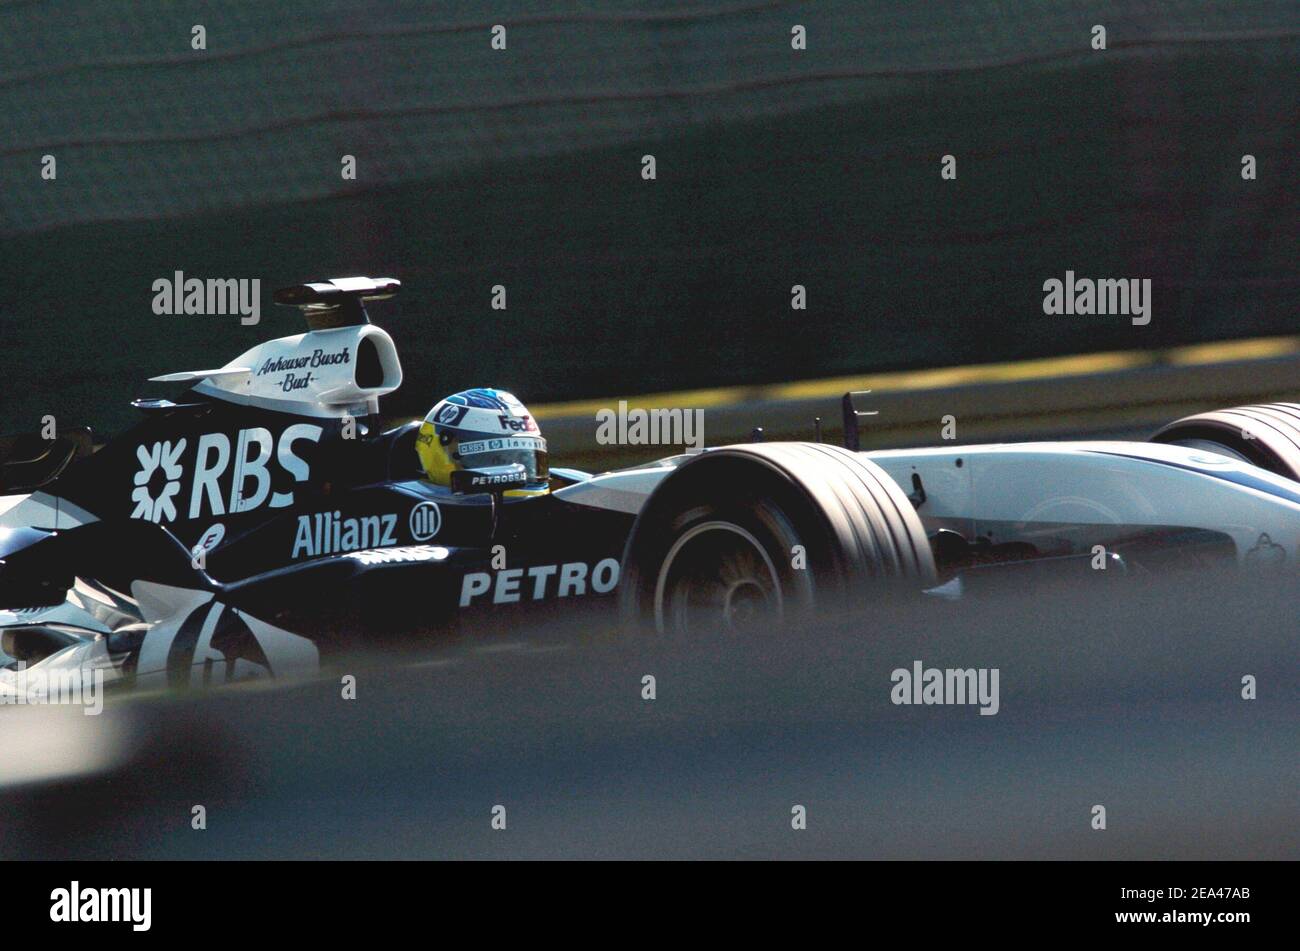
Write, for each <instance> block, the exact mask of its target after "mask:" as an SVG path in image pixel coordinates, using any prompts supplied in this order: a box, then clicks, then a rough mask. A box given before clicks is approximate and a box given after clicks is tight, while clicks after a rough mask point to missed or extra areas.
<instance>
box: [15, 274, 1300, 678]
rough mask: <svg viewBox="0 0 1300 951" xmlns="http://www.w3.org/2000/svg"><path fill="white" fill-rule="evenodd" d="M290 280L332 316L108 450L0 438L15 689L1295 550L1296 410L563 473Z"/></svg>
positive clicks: (318, 316)
mask: <svg viewBox="0 0 1300 951" xmlns="http://www.w3.org/2000/svg"><path fill="white" fill-rule="evenodd" d="M398 288H399V285H398V282H397V281H394V280H390V279H369V278H348V279H340V280H334V281H326V282H322V283H316V284H306V285H301V286H297V287H292V288H288V289H285V290H282V291H279V292H277V294H276V296H275V299H276V301H277V303H281V304H287V305H291V306H296V307H298V308H300V309H301V311H302V313H303V315H304V316H305V318H306V321H307V325H308V331H307V332H306V333H303V334H299V335H296V336H291V337H284V338H281V339H277V340H272V341H269V342H267V343H263V344H261V345H259V346H257V347H254V348H253V349H251V350H249V351H248V352H247V353H244V354H243V355H241V356H239V357H238V358H236V359H235V360H234V361H232V362H231V363H229V364H227V365H226V366H224V367H221V368H220V369H210V370H197V371H189V372H181V373H174V374H170V375H167V376H163V377H157V378H156V380H157V381H159V382H176V383H185V384H189V386H188V388H187V389H186V390H185V393H184V395H183V396H178V397H177V399H176V400H171V399H160V398H152V399H142V400H138V401H137V402H136V403H135V406H136V407H137V408H138V409H139V411H140V414H141V419H140V421H139V423H138V424H137V425H136V426H135V427H134V428H132V429H130V430H129V431H127V432H126V433H124V434H123V435H121V436H119V437H117V438H116V439H114V440H112V441H110V442H108V443H107V444H106V445H104V446H103V447H101V448H99V449H98V450H97V451H96V450H95V449H94V444H93V441H92V439H91V436H90V433H89V431H86V430H82V431H79V432H63V433H60V434H58V436H57V438H53V439H43V438H42V437H41V436H40V435H39V434H27V435H20V436H13V437H6V438H4V439H3V440H0V628H2V629H3V642H2V646H3V656H0V665H3V667H4V669H0V690H3V689H4V679H3V678H4V677H5V675H6V674H9V675H12V674H13V672H14V671H16V670H19V669H24V670H26V671H27V672H28V673H29V674H30V673H31V671H32V670H33V669H34V668H36V667H42V668H44V669H47V670H50V671H54V670H60V669H70V668H74V667H75V668H80V669H83V670H84V669H85V668H86V667H88V666H89V667H94V668H98V669H102V670H103V671H104V672H105V676H106V677H107V678H108V679H110V680H112V681H114V682H119V683H122V684H125V685H138V684H144V685H147V684H155V685H158V684H161V685H173V686H179V685H189V684H198V683H224V682H229V681H234V680H242V679H245V678H249V677H259V676H279V675H282V674H285V673H289V672H291V671H301V670H313V669H315V668H316V667H317V666H318V665H319V664H320V663H321V662H322V661H323V660H326V659H328V658H329V656H330V655H331V654H332V653H335V652H341V651H346V650H350V649H352V648H354V647H356V646H358V644H365V643H368V642H370V641H371V640H373V639H377V638H389V637H393V636H403V635H405V636H410V634H411V633H413V632H418V633H419V634H421V635H427V634H428V633H429V632H432V631H443V630H447V631H454V630H456V629H463V630H470V631H482V630H487V629H491V628H493V627H494V626H496V625H515V624H518V623H519V621H520V619H521V618H520V616H521V615H522V616H524V617H529V616H532V615H535V614H538V613H542V612H554V611H556V610H563V611H568V610H572V609H575V608H577V607H579V606H580V605H608V606H609V607H610V608H611V609H612V610H616V611H618V612H620V613H621V615H622V616H623V618H624V619H625V620H633V621H636V622H638V623H644V624H648V625H650V626H653V627H656V628H658V629H660V630H664V631H674V632H683V633H687V634H690V633H694V632H699V631H703V630H706V629H718V628H723V629H727V628H731V629H737V628H743V627H745V626H746V625H755V624H762V625H768V624H770V623H771V622H772V621H773V620H774V619H785V620H789V619H792V618H794V617H796V616H803V615H806V614H807V613H809V612H812V611H821V610H825V609H828V608H834V609H835V610H843V609H848V610H853V609H855V608H861V607H862V606H864V605H869V604H870V603H871V602H872V601H873V599H876V598H878V597H880V596H881V595H882V593H883V592H884V591H885V589H887V588H888V589H890V590H891V591H899V590H902V591H910V592H915V593H921V592H930V593H937V594H941V595H944V596H948V597H961V596H963V593H964V592H965V593H966V594H969V592H970V591H972V590H974V579H977V578H979V577H984V576H988V575H989V574H990V573H1005V572H1008V571H1021V572H1030V573H1032V572H1038V571H1051V572H1059V571H1067V572H1068V571H1077V572H1080V574H1081V576H1082V575H1084V574H1086V573H1090V572H1096V571H1098V570H1099V569H1100V570H1102V571H1104V572H1106V574H1107V576H1108V577H1114V576H1117V575H1124V574H1126V573H1142V572H1153V571H1161V570H1166V569H1169V568H1174V567H1179V566H1198V565H1209V564H1218V563H1225V562H1226V563H1231V564H1237V565H1241V566H1244V567H1246V568H1248V569H1250V570H1260V571H1264V570H1276V569H1277V567H1278V566H1279V565H1282V566H1286V565H1294V564H1295V563H1296V561H1297V558H1298V557H1300V552H1298V551H1297V545H1298V544H1300V406H1298V405H1294V404H1275V405H1269V406H1255V407H1242V408H1238V409H1234V410H1228V411H1225V412H1220V413H1208V414H1204V415H1201V416H1194V417H1189V418H1187V419H1183V420H1179V421H1177V422H1175V423H1172V424H1171V425H1169V426H1167V427H1165V429H1163V430H1162V431H1161V432H1159V433H1157V434H1156V436H1155V437H1154V440H1153V441H1152V442H1146V443H1137V442H1066V443H1028V444H1015V445H987V446H951V447H944V448H932V449H907V450H890V451H868V452H859V451H857V448H858V447H857V416H858V412H857V411H856V410H855V409H854V406H853V396H852V394H849V395H846V397H845V400H844V407H843V410H844V417H845V442H846V446H844V447H841V446H833V445H827V444H822V443H820V442H807V443H752V444H748V445H736V446H725V447H719V448H714V449H705V450H703V451H700V452H696V453H689V454H685V455H676V456H671V457H669V458H664V459H660V460H657V461H652V462H648V463H646V464H645V465H642V466H637V467H634V468H630V469H624V470H620V471H616V472H607V473H603V474H599V475H590V474H587V473H584V472H579V471H576V470H571V469H561V468H557V467H551V466H550V465H549V464H548V460H547V454H546V444H545V441H544V439H543V438H542V436H541V434H540V432H539V431H538V427H537V424H536V421H535V420H534V419H533V418H532V417H531V416H530V415H529V413H528V411H527V410H526V409H525V408H524V407H523V406H522V405H521V404H520V403H519V402H518V401H517V400H516V399H515V398H514V397H513V396H511V395H510V394H509V393H505V392H503V391H500V390H492V389H476V390H467V391H464V392H461V393H457V394H455V395H453V396H450V397H448V398H447V399H445V400H442V401H440V402H439V403H438V404H437V405H436V406H435V407H434V408H433V409H432V410H431V411H430V413H429V415H428V416H427V417H426V418H425V419H424V420H423V421H422V422H414V423H410V424H407V425H403V426H399V427H397V428H394V429H388V430H381V429H380V428H379V427H378V426H377V421H378V419H379V415H378V414H379V399H380V397H382V396H384V395H385V394H387V393H391V392H392V391H393V390H395V389H396V388H397V387H398V386H399V385H400V383H401V381H402V370H401V365H400V363H399V361H398V356H397V352H396V348H395V347H394V344H393V341H392V339H391V338H390V337H389V336H388V334H386V333H385V332H384V331H383V330H381V329H380V328H378V327H376V326H374V325H373V324H371V323H370V320H369V317H368V315H367V313H366V309H365V302H366V301H368V300H373V299H379V298H385V297H389V296H391V295H393V294H394V293H396V292H397V290H398Z"/></svg>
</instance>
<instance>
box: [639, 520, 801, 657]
mask: <svg viewBox="0 0 1300 951" xmlns="http://www.w3.org/2000/svg"><path fill="white" fill-rule="evenodd" d="M654 607H655V627H656V628H657V629H658V630H659V631H660V632H663V631H665V630H676V631H682V632H685V633H698V632H700V631H702V630H719V629H720V630H724V631H729V632H743V631H746V630H751V629H755V628H758V627H760V626H766V625H768V624H771V623H773V622H777V621H780V620H781V619H782V617H783V616H784V613H785V600H784V597H783V596H782V593H781V583H780V580H779V577H778V575H777V571H776V565H775V564H773V562H772V559H771V558H770V557H769V556H768V554H767V551H766V550H765V549H764V548H763V546H762V544H761V543H760V542H759V541H758V539H757V538H755V537H754V536H753V534H751V533H750V532H748V531H746V530H745V529H744V528H741V527H740V526H739V525H735V524H733V523H731V522H719V521H713V522H704V523H702V524H700V525H696V526H694V527H692V528H691V529H689V530H688V531H686V532H684V533H683V534H682V536H681V537H680V538H678V539H677V540H676V541H675V542H674V543H673V546H672V548H670V549H669V550H668V554H667V555H666V556H665V557H664V560H663V564H662V566H661V567H660V569H659V577H658V579H657V581H656V583H655V600H654Z"/></svg>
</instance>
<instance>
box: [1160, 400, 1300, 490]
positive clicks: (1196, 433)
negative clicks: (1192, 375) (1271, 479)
mask: <svg viewBox="0 0 1300 951" xmlns="http://www.w3.org/2000/svg"><path fill="white" fill-rule="evenodd" d="M1151 441H1152V442H1159V443H1167V444H1170V445H1175V446H1188V447H1191V448H1193V449H1206V450H1209V451H1211V452H1219V453H1223V454H1224V455H1228V456H1231V457H1233V458H1235V459H1238V460H1242V461H1245V462H1249V463H1252V464H1253V465H1256V466H1259V467H1260V468H1261V469H1265V470H1267V471H1269V472H1272V473H1274V474H1275V475H1280V476H1285V477H1286V478H1288V479H1295V480H1296V481H1300V403H1265V404H1260V405H1256V406H1234V407H1232V408H1231V409H1223V410H1216V411H1214V412H1212V413H1197V414H1196V415H1195V416H1185V417H1183V418H1182V419H1178V420H1174V422H1172V423H1169V424H1168V425H1167V426H1165V427H1163V428H1162V429H1160V430H1159V431H1157V432H1156V433H1155V435H1153V436H1152V437H1151Z"/></svg>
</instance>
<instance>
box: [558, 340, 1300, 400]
mask: <svg viewBox="0 0 1300 951" xmlns="http://www.w3.org/2000/svg"><path fill="white" fill-rule="evenodd" d="M1294 353H1300V337H1258V338H1255V339H1252V340H1225V341H1218V342H1215V343H1203V344H1195V345H1192V346H1186V347H1175V348H1173V349H1170V350H1163V351H1162V350H1121V351H1116V352H1112V353H1088V354H1079V355H1077V356H1069V357H1048V358H1045V359H1038V360H1018V361H1014V362H1008V363H983V364H975V365H972V366H964V367H939V368H936V369H930V370H901V371H897V372H893V373H872V374H867V375H864V376H841V377H834V378H832V379H825V380H805V381H802V382H798V383H772V384H767V385H759V386H724V387H716V388H714V389H707V390H682V391H679V392H672V393H645V394H641V395H637V396H622V397H605V398H602V399H594V400H576V401H573V402H568V403H547V404H544V405H541V406H535V407H533V415H534V416H536V417H537V418H538V419H546V418H555V417H561V416H594V415H595V414H596V412H597V411H599V410H602V409H613V408H616V406H617V403H618V401H619V400H620V399H624V400H627V404H628V408H629V409H652V408H655V407H684V406H685V407H691V408H697V407H698V408H705V407H709V406H724V405H727V404H730V403H743V402H747V401H752V400H800V399H817V398H825V397H838V396H841V395H843V394H844V393H846V392H848V391H849V390H877V391H898V390H929V389H940V388H943V387H949V386H967V385H972V384H980V383H1007V382H1015V381H1018V380H1042V379H1051V378H1053V377H1067V376H1083V375H1085V374H1088V373H1107V372H1112V371H1117V370H1128V369H1133V368H1135V367H1144V366H1154V365H1157V364H1175V365H1180V366H1194V365H1199V364H1209V363H1228V362H1231V361H1237V360H1263V359H1269V358H1271V357H1280V356H1286V355H1288V354H1294Z"/></svg>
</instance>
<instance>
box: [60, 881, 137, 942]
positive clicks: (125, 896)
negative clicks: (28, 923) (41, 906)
mask: <svg viewBox="0 0 1300 951" xmlns="http://www.w3.org/2000/svg"><path fill="white" fill-rule="evenodd" d="M50 921H55V922H79V921H87V922H112V921H123V922H129V923H130V924H131V930H132V931H148V930H149V928H150V926H151V925H152V924H153V889H152V888H82V887H81V883H80V882H77V881H74V882H73V883H72V885H71V886H70V887H68V888H56V889H54V891H52V892H50Z"/></svg>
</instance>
